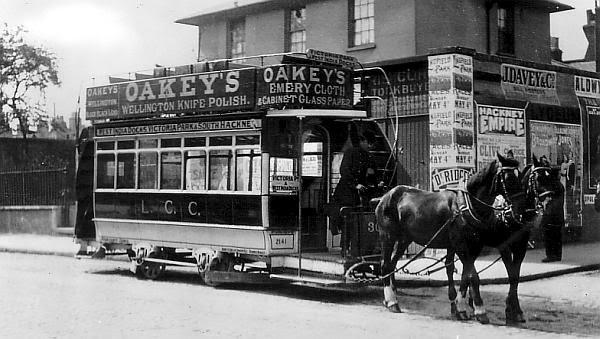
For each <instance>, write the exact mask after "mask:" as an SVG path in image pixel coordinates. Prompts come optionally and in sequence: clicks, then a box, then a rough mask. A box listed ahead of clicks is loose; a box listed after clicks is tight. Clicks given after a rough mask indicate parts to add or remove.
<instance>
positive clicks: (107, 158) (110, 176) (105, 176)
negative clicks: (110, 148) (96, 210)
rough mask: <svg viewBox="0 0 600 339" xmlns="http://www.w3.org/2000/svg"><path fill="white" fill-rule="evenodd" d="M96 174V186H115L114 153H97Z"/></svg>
mask: <svg viewBox="0 0 600 339" xmlns="http://www.w3.org/2000/svg"><path fill="white" fill-rule="evenodd" d="M97 166H98V174H97V178H96V182H97V183H96V185H97V187H98V188H114V187H115V155H114V154H99V155H98V165H97Z"/></svg>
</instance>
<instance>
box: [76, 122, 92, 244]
mask: <svg viewBox="0 0 600 339" xmlns="http://www.w3.org/2000/svg"><path fill="white" fill-rule="evenodd" d="M77 148H78V152H79V163H78V166H77V176H76V182H75V192H76V194H77V218H76V219H75V239H76V242H77V243H79V244H80V250H79V251H78V252H77V255H87V254H89V253H88V250H87V247H88V246H91V244H92V242H94V241H95V240H96V228H95V226H94V222H93V221H92V218H93V217H94V204H93V192H94V142H93V140H91V138H89V135H88V129H84V130H83V131H82V132H81V136H80V137H79V141H78V145H77Z"/></svg>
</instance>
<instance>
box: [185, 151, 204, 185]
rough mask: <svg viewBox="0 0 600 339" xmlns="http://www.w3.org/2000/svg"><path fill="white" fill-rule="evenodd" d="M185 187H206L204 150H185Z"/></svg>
mask: <svg viewBox="0 0 600 339" xmlns="http://www.w3.org/2000/svg"><path fill="white" fill-rule="evenodd" d="M185 189H186V190H188V191H198V190H205V189H206V153H205V152H204V151H188V152H185Z"/></svg>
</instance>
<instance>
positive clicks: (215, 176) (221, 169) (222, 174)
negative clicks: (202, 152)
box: [209, 138, 233, 190]
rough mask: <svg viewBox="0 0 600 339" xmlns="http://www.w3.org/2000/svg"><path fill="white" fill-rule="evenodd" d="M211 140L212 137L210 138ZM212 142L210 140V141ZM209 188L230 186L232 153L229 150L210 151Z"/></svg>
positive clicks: (226, 188) (226, 187)
mask: <svg viewBox="0 0 600 339" xmlns="http://www.w3.org/2000/svg"><path fill="white" fill-rule="evenodd" d="M211 140H212V138H211ZM211 142H212V141H211ZM209 155H210V160H209V162H210V178H209V180H210V189H211V190H229V188H230V187H232V183H231V181H232V179H233V177H232V176H231V165H232V158H233V157H232V154H231V151H230V150H223V151H216V150H213V151H210V153H209Z"/></svg>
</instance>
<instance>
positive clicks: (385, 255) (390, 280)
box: [381, 240, 409, 313]
mask: <svg viewBox="0 0 600 339" xmlns="http://www.w3.org/2000/svg"><path fill="white" fill-rule="evenodd" d="M408 244H409V242H408V243H407V242H406V241H402V240H396V241H391V240H388V241H383V242H382V253H381V255H382V264H381V271H382V272H381V274H382V276H384V277H385V276H386V275H389V276H388V277H386V278H385V279H383V285H384V287H383V295H384V302H383V303H384V305H385V307H387V309H388V310H389V311H390V312H393V313H401V312H402V311H401V310H400V306H398V297H397V296H396V288H395V281H396V280H395V277H394V271H395V270H396V265H397V263H398V260H399V259H400V256H402V254H403V253H404V251H405V250H406V248H407V247H408Z"/></svg>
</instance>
